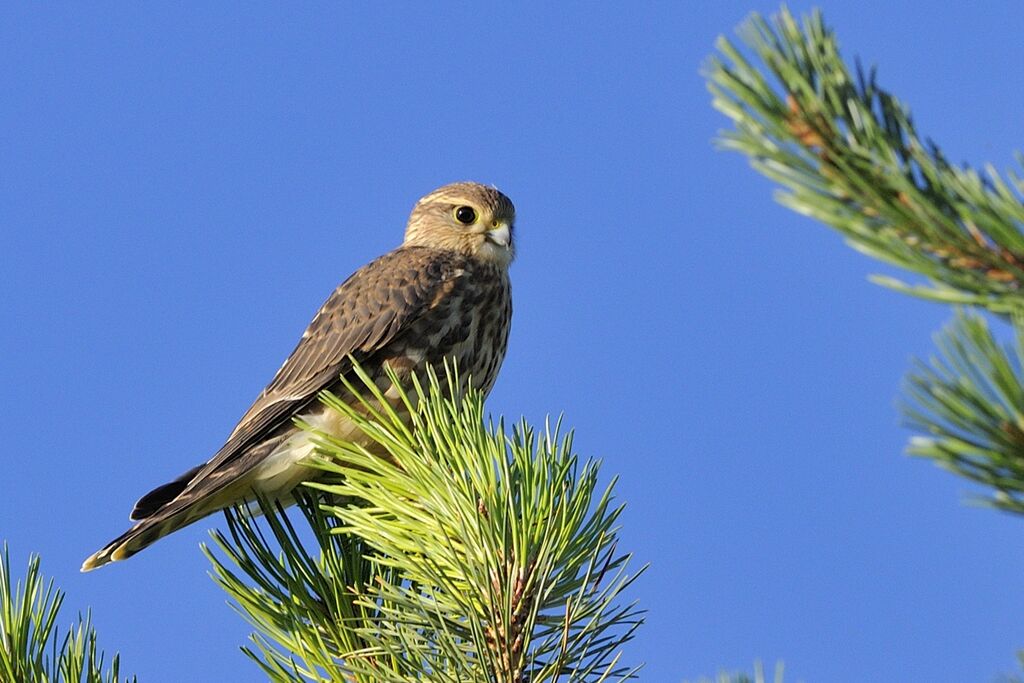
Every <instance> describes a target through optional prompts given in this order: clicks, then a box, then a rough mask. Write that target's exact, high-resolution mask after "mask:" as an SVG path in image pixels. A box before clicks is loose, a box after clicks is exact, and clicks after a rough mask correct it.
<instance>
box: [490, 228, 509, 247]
mask: <svg viewBox="0 0 1024 683" xmlns="http://www.w3.org/2000/svg"><path fill="white" fill-rule="evenodd" d="M485 237H487V239H488V240H490V241H491V242H494V243H495V244H497V245H498V246H499V247H508V245H509V243H510V242H511V241H512V228H510V227H509V224H508V223H499V224H498V227H496V228H492V229H491V230H488V231H487V233H486V235H485Z"/></svg>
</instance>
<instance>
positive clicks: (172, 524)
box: [82, 510, 198, 572]
mask: <svg viewBox="0 0 1024 683" xmlns="http://www.w3.org/2000/svg"><path fill="white" fill-rule="evenodd" d="M187 513H188V511H187V510H180V511H179V512H178V513H177V514H172V515H166V516H160V515H156V516H153V517H150V518H149V519H144V520H142V521H141V522H138V523H136V524H135V525H134V526H133V527H132V528H131V529H129V530H128V531H126V532H124V533H123V534H121V535H120V536H118V537H117V538H115V539H114V540H113V541H111V542H110V543H108V544H107V545H105V546H103V548H101V549H100V550H97V551H96V552H95V553H93V554H92V555H90V556H89V557H88V558H86V560H85V562H83V563H82V571H83V572H88V571H92V570H93V569H96V568H97V567H102V566H103V565H105V564H108V563H110V562H118V561H120V560H126V559H128V558H129V557H131V556H132V555H134V554H135V553H137V552H139V551H140V550H142V549H143V548H146V547H148V546H150V545H152V544H153V543H156V542H157V541H158V540H160V539H161V538H163V537H164V536H166V535H167V534H169V533H172V532H174V531H177V530H178V529H180V528H182V527H184V526H187V525H189V524H191V523H192V522H195V521H196V520H197V519H198V517H193V516H190V515H188V514H187Z"/></svg>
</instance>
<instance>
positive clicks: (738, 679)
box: [697, 662, 785, 683]
mask: <svg viewBox="0 0 1024 683" xmlns="http://www.w3.org/2000/svg"><path fill="white" fill-rule="evenodd" d="M784 670H785V667H783V665H782V662H777V663H776V664H775V673H774V675H773V676H772V681H773V682H774V683H783V675H782V674H783V671H784ZM697 683H768V678H767V677H766V676H765V673H764V665H763V664H761V662H754V675H753V676H749V675H747V674H745V673H736V674H734V673H729V672H727V671H723V672H721V673H719V674H718V675H717V676H715V677H714V678H700V679H698V680H697Z"/></svg>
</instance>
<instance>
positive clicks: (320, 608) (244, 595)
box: [208, 371, 642, 683]
mask: <svg viewBox="0 0 1024 683" xmlns="http://www.w3.org/2000/svg"><path fill="white" fill-rule="evenodd" d="M454 374H455V373H454V371H452V372H450V373H448V376H449V377H454ZM362 379H363V380H364V383H365V387H360V388H359V390H360V391H361V392H362V393H363V394H364V395H366V400H364V402H363V404H362V405H361V406H360V407H359V408H353V407H351V406H349V405H348V404H347V403H346V402H344V401H341V400H339V399H338V398H337V397H335V396H331V395H326V396H324V402H325V404H326V405H328V406H329V407H330V408H331V409H333V410H337V411H339V412H341V413H342V414H344V415H346V416H347V417H348V418H349V419H351V420H352V421H353V422H355V423H356V424H357V425H358V426H359V428H360V430H361V431H362V432H363V433H364V434H365V435H366V436H367V437H369V438H370V439H371V440H372V441H373V443H374V444H375V447H374V448H372V449H366V448H362V447H358V446H356V445H354V444H351V443H347V442H342V441H338V440H335V439H332V438H330V437H328V436H327V435H324V434H320V435H319V438H320V441H321V449H322V456H323V459H322V461H321V462H320V463H319V466H320V467H322V468H323V469H324V470H325V471H326V477H327V478H326V479H325V480H322V481H321V482H320V483H317V484H313V485H310V487H309V490H308V491H307V492H304V493H302V494H300V495H299V496H298V498H299V500H298V502H299V508H300V509H301V511H302V514H303V516H304V517H305V519H306V521H307V522H308V524H309V525H310V528H311V529H312V539H310V542H308V543H307V542H304V541H303V539H302V535H303V533H302V531H300V530H299V529H296V527H295V526H294V525H293V524H292V523H291V522H290V521H289V520H288V518H287V517H286V516H285V515H284V514H283V511H282V510H280V509H278V508H275V507H274V506H273V505H270V504H268V503H266V502H263V503H262V504H261V507H262V511H263V513H264V517H265V521H264V522H263V523H261V524H257V522H256V521H255V520H254V519H253V518H252V517H251V516H250V515H249V514H247V513H246V511H245V510H244V509H238V510H234V511H232V512H230V513H229V514H228V524H229V533H228V534H227V535H223V534H220V533H215V534H214V538H215V541H216V544H217V546H218V547H219V548H220V550H221V552H222V553H223V554H224V555H226V559H221V558H220V557H219V556H218V555H216V554H214V553H210V552H208V554H209V556H210V559H211V561H212V562H213V566H214V573H215V577H216V579H217V581H218V582H219V583H220V584H221V586H222V587H224V589H225V590H226V591H227V592H228V594H229V595H230V596H231V597H232V598H233V600H234V601H235V603H236V605H237V607H238V609H239V611H241V612H242V613H243V615H245V616H246V617H247V618H248V619H249V621H250V623H251V624H252V625H253V626H254V627H255V628H256V630H257V631H258V634H256V635H254V636H253V642H254V643H255V646H256V647H255V649H249V650H247V652H248V654H249V655H250V656H251V657H253V658H254V659H256V660H257V662H259V664H260V666H261V667H262V668H263V670H264V672H265V673H267V675H268V676H269V677H270V678H271V679H272V680H277V681H346V682H347V681H413V680H424V679H429V680H436V681H452V682H456V681H498V682H507V683H513V682H516V683H518V682H519V681H531V682H532V683H541V682H543V681H550V682H552V683H553V682H555V681H604V680H622V679H626V678H629V677H632V676H633V674H634V673H635V671H636V668H630V667H627V666H626V665H624V664H622V663H621V656H622V653H621V647H622V645H623V644H624V643H625V642H626V641H628V640H629V639H630V638H631V637H632V635H633V632H634V631H635V629H636V628H637V627H638V626H639V624H640V623H641V622H642V613H641V612H640V611H639V610H638V609H637V608H636V606H635V604H622V603H621V602H620V598H621V594H622V592H623V591H624V590H625V589H626V588H627V587H628V586H629V584H630V583H631V582H632V581H633V580H634V579H635V578H636V576H637V575H638V574H639V572H638V573H637V574H629V573H627V562H628V560H629V556H628V555H623V554H620V553H618V552H617V550H616V548H617V541H616V533H617V527H616V520H617V518H618V515H619V513H620V512H621V509H622V508H621V506H613V504H612V496H611V490H612V487H611V486H609V487H608V488H607V489H605V490H604V492H603V493H602V494H601V495H597V493H596V490H597V489H596V487H597V471H598V470H597V467H598V465H597V463H595V462H593V461H586V462H582V463H581V462H580V460H579V458H578V456H577V455H576V454H575V453H574V452H573V450H572V435H571V434H566V435H562V434H561V433H560V430H559V428H558V426H557V425H555V426H554V427H548V428H545V430H544V432H543V433H542V434H538V433H537V432H535V431H534V430H533V429H532V428H531V427H529V426H528V425H526V424H525V423H520V424H519V425H517V426H516V427H515V428H514V429H513V430H512V432H511V434H507V433H506V432H505V429H504V427H503V425H502V423H501V422H499V423H498V424H497V425H493V424H491V425H487V424H485V420H484V413H483V401H482V398H481V396H480V395H479V394H478V393H475V392H471V393H470V394H469V395H468V396H466V397H465V398H463V399H456V400H451V399H446V398H444V395H445V393H446V392H444V391H442V388H441V387H440V386H439V383H438V380H437V378H436V377H435V376H433V375H431V376H430V377H429V381H428V383H427V385H426V386H422V385H420V384H419V383H418V382H416V383H414V384H413V386H412V387H410V388H409V391H408V394H406V395H404V396H403V398H402V400H403V401H404V402H405V404H406V407H407V408H408V409H409V410H410V412H411V413H412V415H413V418H412V426H411V428H410V427H407V426H406V425H405V424H404V423H403V422H402V420H400V419H399V417H398V416H397V414H395V412H394V411H393V410H391V409H390V408H388V407H385V408H380V406H381V405H384V406H387V405H388V404H387V402H386V401H384V400H383V395H382V394H381V392H380V390H379V389H378V388H377V387H376V386H375V385H374V384H373V383H372V382H371V381H370V380H369V378H368V377H366V376H365V375H364V376H362ZM392 380H393V381H395V378H392ZM451 381H453V382H454V379H452V380H451ZM349 389H350V390H351V391H352V392H353V393H354V394H358V393H359V392H357V391H356V388H355V387H349ZM447 389H448V393H449V394H451V393H453V390H452V387H447ZM264 528H266V529H269V532H270V533H269V537H268V534H267V533H265V532H264V530H263V529H264ZM271 537H272V541H271ZM307 548H310V549H307ZM314 557H315V559H314ZM641 571H642V570H641Z"/></svg>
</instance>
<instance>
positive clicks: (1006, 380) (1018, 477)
mask: <svg viewBox="0 0 1024 683" xmlns="http://www.w3.org/2000/svg"><path fill="white" fill-rule="evenodd" d="M740 35H741V37H742V38H743V40H744V42H745V43H746V46H747V47H748V48H749V49H750V50H752V52H753V53H754V56H755V57H756V60H748V59H747V57H745V56H744V55H743V54H742V53H741V52H740V51H739V50H738V49H737V48H736V47H734V46H733V45H732V43H730V42H729V41H728V40H726V39H725V38H720V39H719V41H718V43H717V47H718V51H719V54H718V55H717V56H715V57H713V58H712V59H711V60H710V61H709V62H708V65H707V67H706V69H705V74H706V76H707V79H708V87H709V88H710V90H711V92H712V93H713V95H714V106H715V107H716V108H718V109H719V110H720V111H722V112H723V113H724V114H726V116H728V117H729V118H731V119H732V120H733V121H734V123H735V125H736V128H735V130H733V131H729V132H726V133H723V134H722V136H721V138H720V144H721V145H722V147H724V148H726V149H732V150H736V151H739V152H742V153H744V154H746V155H747V156H748V157H749V158H750V160H751V164H752V165H753V166H754V167H755V168H756V169H758V170H759V171H761V172H762V173H764V174H765V175H767V176H768V177H770V178H772V179H774V180H776V181H777V182H779V183H780V184H781V185H782V186H783V188H784V189H785V190H784V191H783V192H781V193H780V194H779V195H778V197H779V200H780V201H781V202H782V203H783V204H785V205H786V206H789V207H790V208H792V209H794V210H795V211H798V212H800V213H803V214H806V215H808V216H811V217H813V218H816V219H818V220H820V221H822V222H823V223H825V224H826V225H829V226H830V227H832V228H834V229H836V230H838V231H839V232H840V233H842V234H843V235H844V236H845V237H846V239H847V241H848V242H849V243H850V245H851V246H853V247H854V248H855V249H858V250H860V251H862V252H864V253H866V254H869V255H871V256H873V257H875V258H877V259H879V260H881V261H885V262H887V263H891V264H895V265H897V266H900V267H902V268H905V269H907V270H909V271H911V272H913V273H916V274H918V275H920V276H923V277H924V278H925V279H926V284H923V285H918V286H911V285H907V284H904V283H902V282H899V281H897V280H895V279H892V278H888V277H875V278H874V280H875V281H876V282H878V283H880V284H883V285H886V286H889V287H893V288H895V289H897V290H901V291H903V292H906V293H909V294H914V295H916V296H920V297H924V298H926V299H931V300H935V301H940V302H945V303H950V304H956V305H968V306H976V307H980V308H984V309H987V310H989V311H991V312H994V313H998V314H1000V315H1001V316H1002V317H1004V318H1009V319H1013V320H1014V321H1015V324H1014V326H1015V328H1016V331H1017V336H1018V340H1019V339H1020V338H1021V333H1022V330H1024V328H1022V325H1021V322H1020V321H1021V319H1022V318H1021V317H1020V316H1021V315H1022V311H1024V309H1022V303H1024V298H1022V297H1024V292H1022V290H1021V287H1022V284H1024V234H1022V230H1021V229H1022V227H1024V203H1022V201H1021V197H1022V192H1024V182H1022V181H1021V180H1020V178H1018V177H1017V176H1015V175H1013V174H1012V173H1011V174H1010V175H1009V176H1008V178H1003V177H1002V176H1000V174H998V173H997V172H996V171H995V170H994V169H992V168H991V167H986V171H985V174H984V175H982V174H980V173H978V172H977V171H974V170H971V169H969V168H956V167H954V166H952V165H950V164H949V163H948V162H947V161H946V159H945V157H944V156H943V154H942V152H941V151H940V150H939V148H938V146H937V145H935V144H934V143H931V142H924V141H922V139H921V137H920V135H919V134H918V132H917V130H916V128H915V127H914V124H913V121H912V120H911V117H910V114H909V110H908V108H907V107H906V106H905V105H904V104H903V103H902V102H900V101H899V100H898V99H897V98H896V97H895V96H894V95H892V94H891V93H889V92H887V91H885V90H884V89H882V88H881V87H880V86H879V85H878V83H877V80H876V76H875V71H874V69H871V70H870V71H868V72H867V73H865V72H864V70H863V69H861V68H860V67H859V65H858V67H857V68H856V70H855V75H854V74H853V73H851V70H850V69H849V68H848V66H847V65H846V64H845V63H844V62H843V60H842V58H841V56H840V53H839V47H838V42H837V41H836V38H835V36H834V34H833V33H832V31H831V30H830V29H829V28H827V27H826V26H825V24H824V21H823V19H822V17H821V14H820V13H818V12H815V13H813V14H812V15H810V16H808V17H805V18H804V19H803V21H802V22H801V23H798V22H797V21H796V20H795V19H794V18H793V16H792V15H791V14H790V13H789V11H788V10H786V9H785V8H783V10H782V11H781V12H780V13H779V14H778V15H776V16H775V17H773V18H772V19H771V20H765V19H763V18H762V17H760V16H757V15H753V16H752V17H751V18H750V19H749V20H748V21H747V22H746V23H745V24H744V26H743V27H742V28H741V30H740ZM937 339H938V342H939V346H940V349H941V354H940V356H939V357H938V358H934V359H932V361H931V363H930V364H924V363H919V364H918V366H917V368H916V370H915V371H914V372H913V373H912V374H911V375H910V377H909V378H908V381H907V386H908V389H907V394H908V400H907V402H906V405H905V407H904V412H905V414H906V416H907V418H908V420H909V422H910V423H911V425H912V426H914V427H915V428H917V429H919V430H920V431H922V432H924V433H925V434H926V436H922V437H917V438H914V439H912V441H911V444H910V447H909V451H910V452H911V453H912V454H915V455H921V456H925V457H929V458H932V459H933V460H934V461H935V462H936V463H938V464H939V465H941V466H943V467H946V468H948V469H950V470H952V471H953V472H956V473H957V474H960V475H962V476H964V477H967V478H968V479H971V480H972V481H975V482H978V483H981V484H984V485H986V486H988V487H991V488H992V489H994V493H993V494H992V495H991V497H989V498H987V499H986V502H987V503H988V504H990V505H993V506H995V507H998V508H1000V509H1003V510H1009V511H1013V512H1024V494H1022V491H1024V431H1022V430H1024V420H1021V411H1022V409H1024V393H1022V389H1021V370H1020V352H1019V349H1018V351H1017V352H1015V353H1014V352H1010V351H1005V350H1003V349H1002V348H1001V347H1000V346H999V344H997V343H996V342H995V340H994V338H993V336H992V334H991V333H990V332H989V329H988V326H987V324H986V323H985V321H984V320H983V319H982V318H980V317H978V316H977V315H962V316H960V317H959V318H958V319H957V320H956V321H955V322H954V324H953V325H952V326H951V327H950V328H949V329H948V330H946V331H945V332H944V333H942V334H941V335H940V336H939V337H937ZM1019 344H1020V342H1019V341H1018V345H1019Z"/></svg>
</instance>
